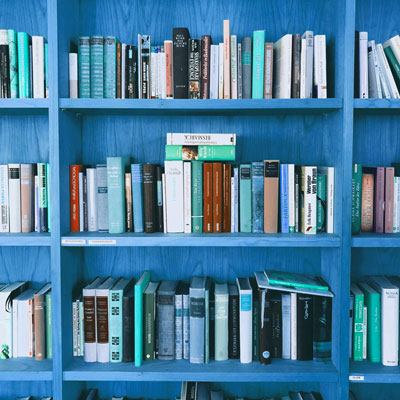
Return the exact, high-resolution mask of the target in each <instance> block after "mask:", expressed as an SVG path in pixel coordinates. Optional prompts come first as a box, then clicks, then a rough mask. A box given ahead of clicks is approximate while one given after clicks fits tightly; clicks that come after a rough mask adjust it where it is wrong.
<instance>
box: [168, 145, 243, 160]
mask: <svg viewBox="0 0 400 400" xmlns="http://www.w3.org/2000/svg"><path fill="white" fill-rule="evenodd" d="M235 153H236V146H233V145H219V146H213V145H199V146H182V145H166V146H165V159H166V160H168V161H180V160H183V161H191V160H203V161H235Z"/></svg>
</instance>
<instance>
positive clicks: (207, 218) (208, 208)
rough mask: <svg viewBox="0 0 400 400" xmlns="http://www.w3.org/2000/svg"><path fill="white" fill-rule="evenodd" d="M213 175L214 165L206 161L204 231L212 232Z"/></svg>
mask: <svg viewBox="0 0 400 400" xmlns="http://www.w3.org/2000/svg"><path fill="white" fill-rule="evenodd" d="M212 175H213V165H212V164H211V163H204V178H203V182H204V183H203V185H204V200H203V201H204V204H203V205H204V207H203V208H204V211H203V212H204V232H205V233H211V232H212V231H213V223H212V215H213V210H212V193H213V187H212V186H213V185H212Z"/></svg>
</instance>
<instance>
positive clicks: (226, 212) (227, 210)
mask: <svg viewBox="0 0 400 400" xmlns="http://www.w3.org/2000/svg"><path fill="white" fill-rule="evenodd" d="M223 175H224V177H223V189H222V192H223V199H222V201H223V204H224V208H223V214H222V221H223V222H222V224H223V231H224V232H230V231H231V175H232V166H231V164H224V165H223Z"/></svg>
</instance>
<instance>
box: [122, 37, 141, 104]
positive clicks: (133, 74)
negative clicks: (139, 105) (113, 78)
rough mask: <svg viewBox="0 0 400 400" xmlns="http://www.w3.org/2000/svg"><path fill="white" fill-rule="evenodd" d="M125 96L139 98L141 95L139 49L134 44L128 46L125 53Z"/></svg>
mask: <svg viewBox="0 0 400 400" xmlns="http://www.w3.org/2000/svg"><path fill="white" fill-rule="evenodd" d="M125 63H126V65H125V80H126V89H125V98H127V99H137V98H138V97H139V86H138V51H137V47H136V46H133V45H127V46H126V54H125Z"/></svg>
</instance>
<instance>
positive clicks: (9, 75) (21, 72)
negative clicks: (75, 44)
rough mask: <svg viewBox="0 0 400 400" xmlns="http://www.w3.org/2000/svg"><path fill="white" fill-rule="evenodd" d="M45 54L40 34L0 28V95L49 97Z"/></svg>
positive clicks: (43, 40) (45, 46)
mask: <svg viewBox="0 0 400 400" xmlns="http://www.w3.org/2000/svg"><path fill="white" fill-rule="evenodd" d="M47 54H48V48H47V43H45V39H44V38H43V36H32V37H31V36H29V35H28V34H27V33H26V32H15V30H13V29H8V30H7V29H0V98H2V99H6V98H12V99H15V98H28V97H34V98H44V97H49V79H48V71H49V67H48V56H47Z"/></svg>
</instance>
